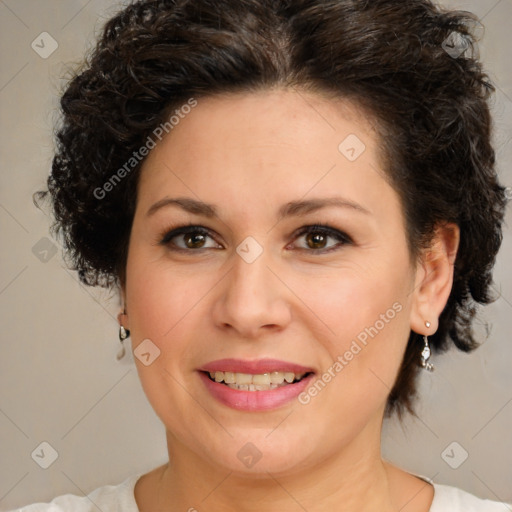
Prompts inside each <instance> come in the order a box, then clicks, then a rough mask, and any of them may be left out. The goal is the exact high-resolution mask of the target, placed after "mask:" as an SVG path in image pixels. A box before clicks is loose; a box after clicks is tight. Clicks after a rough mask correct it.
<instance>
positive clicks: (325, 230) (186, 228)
mask: <svg viewBox="0 0 512 512" xmlns="http://www.w3.org/2000/svg"><path fill="white" fill-rule="evenodd" d="M190 232H194V233H198V234H201V235H205V236H208V237H210V238H211V239H212V240H214V241H215V242H216V243H217V244H219V242H218V241H217V240H216V239H215V237H214V236H213V235H212V231H211V230H210V229H208V228H206V227H204V226H201V225H198V224H194V223H189V224H184V225H178V226H177V227H171V228H167V229H166V230H165V231H163V233H161V234H160V235H159V237H158V240H157V244H158V245H163V246H168V245H169V244H170V241H171V240H172V239H173V238H175V237H177V236H179V235H182V234H186V233H190ZM310 232H317V233H322V234H325V235H327V236H329V237H332V238H335V239H337V240H338V241H339V242H340V243H339V244H336V245H334V246H332V247H327V248H324V249H308V248H305V247H298V248H296V249H297V250H300V251H305V252H309V253H313V254H322V253H327V252H330V251H333V250H336V249H338V248H339V247H340V244H341V245H351V244H353V243H354V242H353V240H352V238H351V237H350V236H349V235H347V234H346V233H345V232H343V231H340V230H339V229H336V228H334V227H332V226H330V225H328V224H318V223H317V224H308V225H306V226H302V227H300V228H299V229H297V230H295V231H294V233H293V234H292V235H291V238H293V242H295V240H296V239H297V238H299V237H300V236H302V235H305V234H308V233H310ZM293 242H292V243H293ZM219 245H221V244H219ZM207 249H213V247H200V248H197V249H183V248H182V247H177V246H174V247H173V248H172V250H175V251H184V252H201V251H203V250H207ZM215 249H217V248H215Z"/></svg>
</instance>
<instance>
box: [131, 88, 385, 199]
mask: <svg viewBox="0 0 512 512" xmlns="http://www.w3.org/2000/svg"><path fill="white" fill-rule="evenodd" d="M371 123H372V120H371V119H370V118H369V116H368V115H367V114H366V112H364V111H363V110H362V109H361V108H360V107H359V106H357V105H355V104H353V103H350V102H348V101H342V100H333V99H328V98H325V97H322V96H318V95H316V94H311V93H306V92H299V91H292V90H274V91H261V92H257V93H246V94H230V95H222V96H214V97H207V98H200V99H198V100H197V105H196V106H195V107H194V108H193V109H191V110H190V112H189V113H188V114H186V115H184V116H182V118H181V119H180V121H179V122H178V123H177V124H175V125H174V126H173V128H172V130H171V131H170V133H169V134H168V135H166V136H164V137H163V139H162V140H161V141H160V142H159V143H158V144H157V146H156V148H155V149H153V150H152V151H151V152H150V154H149V155H148V157H147V159H146V161H145V162H144V165H143V169H142V173H141V177H140V183H139V191H140V193H141V197H140V198H139V199H140V200H141V201H144V202H150V201H153V202H154V201H157V200H159V199H161V198H162V196H163V195H164V194H165V193H168V194H172V193H173V192H175V193H179V194H181V195H183V194H187V195H189V196H190V195H195V196H197V197H200V198H202V199H205V200H206V198H212V200H214V201H215V200H217V199H219V200H220V199H223V200H224V202H225V204H227V205H229V204H230V203H229V201H230V200H233V201H245V204H246V205H252V206H255V204H256V202H258V201H259V203H260V204H261V203H262V204H269V203H270V202H273V201H280V202H285V200H286V198H287V197H289V199H290V200H293V199H297V198H298V197H302V196H304V195H305V194H308V193H311V194H313V195H319V194H320V195H325V194H329V193H333V192H338V193H347V194H349V195H352V199H357V197H359V199H360V200H362V199H363V196H364V195H366V196H367V197H366V201H367V202H369V201H371V200H372V198H374V199H379V198H380V199H383V198H384V199H385V196H386V193H388V194H389V193H390V191H389V190H388V191H385V190H383V189H385V187H386V186H387V184H386V182H385V179H384V178H385V176H384V174H383V171H382V163H381V160H382V159H381V151H380V149H379V146H378V144H379V139H378V135H377V134H376V132H375V131H374V130H373V127H372V124H371ZM388 188H389V187H388ZM308 191H309V192H308ZM231 204H232V203H231Z"/></svg>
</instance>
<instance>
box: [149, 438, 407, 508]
mask: <svg viewBox="0 0 512 512" xmlns="http://www.w3.org/2000/svg"><path fill="white" fill-rule="evenodd" d="M167 443H168V447H169V453H170V458H169V460H170V461H171V462H169V463H168V464H166V465H165V466H164V467H163V468H162V472H161V480H160V489H159V491H158V492H159V504H158V507H157V508H158V510H166V511H169V512H171V511H178V510H180V511H181V510H192V511H193V510H194V509H196V510H203V509H205V508H207V509H209V510H222V511H225V512H235V511H236V512H253V511H260V510H267V511H269V512H292V511H293V512H295V511H298V510H308V511H315V512H324V511H325V512H327V511H329V512H332V511H333V510H336V511H337V512H349V511H355V510H357V511H358V512H364V511H370V510H371V511H374V510H379V512H397V511H398V510H399V506H397V503H399V501H400V500H398V499H397V496H395V494H396V491H394V490H393V489H392V486H391V485H390V479H389V466H388V465H387V464H386V463H385V462H384V461H383V460H382V459H381V456H380V436H379V435H377V438H376V439H375V436H374V442H373V444H370V445H369V444H368V436H367V435H366V436H364V435H363V436H360V439H357V440H355V441H354V442H353V443H351V445H350V446H349V447H346V448H344V449H343V450H340V451H338V452H337V453H334V454H332V455H331V456H330V457H329V458H326V459H324V460H322V461H319V462H318V463H317V464H316V466H309V465H308V468H307V469H304V470H301V471H297V472H295V473H293V474H290V473H287V474H272V473H271V472H263V471H262V472H260V473H258V474H257V475H254V474H251V475H245V474H241V473H237V472H234V471H229V470H227V469H225V468H222V467H220V466H216V465H215V464H214V463H211V462H209V461H205V460H204V459H202V458H200V457H199V456H198V455H197V454H196V453H194V452H191V451H190V450H188V449H187V448H186V447H185V446H183V445H182V444H180V443H179V442H178V440H177V439H176V438H174V437H173V436H172V435H171V434H169V433H168V434H167ZM333 451H335V450H333Z"/></svg>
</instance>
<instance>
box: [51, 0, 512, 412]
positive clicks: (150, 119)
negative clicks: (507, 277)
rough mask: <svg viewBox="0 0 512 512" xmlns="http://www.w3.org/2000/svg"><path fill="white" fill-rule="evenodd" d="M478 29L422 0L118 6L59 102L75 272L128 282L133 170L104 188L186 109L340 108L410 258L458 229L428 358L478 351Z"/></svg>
mask: <svg viewBox="0 0 512 512" xmlns="http://www.w3.org/2000/svg"><path fill="white" fill-rule="evenodd" d="M475 21H476V19H475V18H474V16H473V15H471V14H470V13H466V12H458V11H447V10H443V9H441V8H439V7H437V6H435V5H434V4H433V3H432V2H431V1H429V0H393V1H390V0H236V1H233V0H148V1H138V2H134V3H132V4H131V5H129V6H127V7H125V8H124V9H123V10H122V11H121V12H119V13H118V14H117V15H116V16H115V17H113V18H112V19H110V21H108V23H107V24H106V26H105V28H104V31H103V33H102V34H101V36H100V37H99V40H98V42H97V45H96V47H95V48H94V49H93V51H92V53H91V55H90V56H89V58H88V59H87V61H86V63H85V65H84V67H83V68H82V69H81V70H80V71H79V72H77V73H76V74H75V75H74V77H73V78H72V80H70V82H69V84H68V85H67V88H66V90H65V92H64V94H63V95H62V99H61V107H62V113H63V116H62V122H61V125H60V126H59V128H58V133H57V149H56V154H55V157H54V160H53V166H52V173H51V175H50V177H49V179H48V191H49V193H50V195H51V199H52V201H53V209H54V214H55V224H54V230H55V231H56V232H57V233H58V234H60V235H62V237H63V240H64V244H65V248H66V253H67V257H68V259H69V263H70V264H71V266H72V267H73V268H74V269H76V270H78V272H79V276H80V279H81V280H82V282H84V283H86V284H88V285H101V286H106V287H110V286H113V287H115V286H116V285H120V284H123V283H124V278H125V266H126V258H127V247H128V242H129V237H130V231H131V224H132V219H133V215H134V208H135V204H136V199H137V180H138V172H139V169H140V166H141V165H140V164H141V162H137V165H133V169H129V171H127V172H125V173H123V179H122V181H121V182H120V183H117V182H112V177H113V175H114V174H115V173H116V172H117V171H118V170H120V169H122V168H123V166H125V167H124V168H125V170H126V162H127V161H129V160H130V158H133V155H134V154H135V153H137V151H138V150H139V149H140V148H141V147H142V146H143V145H144V142H145V141H146V140H147V138H148V136H150V135H151V134H152V133H154V130H155V128H156V127H158V126H159V125H160V124H161V123H163V122H165V121H166V120H168V117H169V114H170V113H171V112H173V111H174V110H175V109H177V108H178V107H179V106H180V105H183V104H185V103H186V102H187V100H190V98H191V97H194V98H200V97H205V96H211V95H215V94H223V93H228V92H252V91H259V90H268V89H269V88H273V87H285V88H297V89H301V90H305V91H311V92H318V93H322V94H327V95H330V96H331V97H338V98H348V99H350V100H353V101H354V102H356V103H357V104H359V105H360V106H362V107H363V108H364V109H365V110H366V111H367V112H370V113H371V115H372V117H373V118H374V119H375V120H376V125H377V129H378V131H379V133H380V139H381V144H382V151H383V155H385V160H386V169H385V171H386V173H387V176H388V177H389V179H390V182H391V183H392V184H393V186H394V188H395V190H396V191H397V192H398V194H399V196H400V198H401V200H402V204H403V208H404V212H405V214H406V219H407V230H408V242H409V247H410V252H411V254H412V255H415V254H418V253H419V251H420V250H421V249H422V248H425V247H427V246H428V244H429V242H430V241H431V240H432V235H433V233H434V230H435V228H436V226H438V225H439V224H440V223H443V222H454V223H456V224H457V225H458V226H459V227H460V232H461V240H460V247H459V251H458V255H457V258H456V262H455V269H454V283H453V288H452V291H451V295H450V297H449V300H448V303H447V305H446V307H445V309H444V311H443V312H442V314H441V317H440V323H439V329H438V331H437V332H436V333H435V334H434V335H433V336H432V337H431V343H432V345H433V347H434V349H435V350H436V351H438V352H439V351H443V350H446V349H447V348H448V346H449V345H450V343H451V342H453V343H454V344H455V345H456V347H458V348H459V349H460V350H463V351H466V352H467V351H470V350H472V349H474V348H475V347H476V346H477V342H476V341H475V339H474V336H473V332H472V329H471V323H472V319H473V317H474V316H475V308H476V306H477V305H478V303H480V304H485V303H488V302H490V301H491V300H492V297H491V295H490V285H491V283H492V275H491V270H492V267H493V265H494V261H495V257H496V253H497V251H498V249H499V247H500V244H501V239H502V234H501V224H502V220H503V215H504V209H505V204H506V198H505V194H504V189H503V188H502V187H501V186H500V184H499V183H498V180H497V176H496V171H495V153H494V150H493V147H492V145H491V128H492V123H491V117H490V113H489V106H488V100H489V97H490V95H491V93H492V92H493V90H494V88H493V86H492V84H491V83H490V81H489V79H488V77H487V75H486V74H485V73H484V71H483V69H482V66H481V64H480V62H479V61H478V58H477V56H476V53H475V48H476V46H475V37H474V35H473V33H472V30H471V28H470V27H471V25H472V24H474V22H475ZM454 37H455V38H458V40H459V46H460V45H461V44H463V46H462V47H461V48H462V49H463V48H465V47H467V48H466V50H465V51H464V52H463V53H462V55H454V54H453V53H450V52H449V51H448V50H449V48H450V46H454V44H453V43H454V41H456V40H457V39H453V38H454ZM450 38H452V39H450ZM446 41H448V42H451V43H452V44H451V45H450V46H448V47H447V45H446ZM464 45H465V46H464ZM137 154H138V153H137ZM141 161H143V160H141ZM109 180H110V181H109ZM107 182H109V183H111V186H108V193H105V190H107V188H106V187H105V184H106V183H107ZM99 191H101V193H100V192H99ZM44 194H45V193H44V192H43V195H44ZM450 340H451V342H450ZM421 348H422V339H421V336H419V335H418V334H416V333H414V332H411V333H410V337H409V341H408V345H407V349H406V353H405V356H404V359H403V362H402V366H401V369H400V372H399V375H398V377H397V380H396V383H395V385H394V388H393V389H392V391H391V393H390V395H389V398H388V402H387V410H386V412H387V414H388V415H389V414H391V413H392V412H398V414H399V416H401V415H402V413H403V412H405V411H406V410H408V411H409V412H411V413H414V409H413V407H412V402H413V398H414V397H415V395H416V384H415V382H416V379H415V377H416V375H417V372H418V369H419V365H418V361H419V353H420V351H421Z"/></svg>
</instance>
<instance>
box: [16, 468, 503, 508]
mask: <svg viewBox="0 0 512 512" xmlns="http://www.w3.org/2000/svg"><path fill="white" fill-rule="evenodd" d="M141 476H142V474H138V475H133V476H130V477H128V478H127V479H126V480H125V481H124V482H122V483H121V484H119V485H106V486H104V487H99V488H98V489H96V490H94V491H92V492H91V493H90V494H88V495H87V496H83V497H79V496H75V495H72V494H64V495H62V496H59V497H57V498H55V499H53V500H52V501H51V503H34V504H33V505H28V506H26V507H22V508H19V509H16V511H11V512H97V510H98V509H99V510H101V511H102V512H139V509H138V508H137V502H136V501H135V494H134V489H135V484H136V482H137V480H138V479H139V478H140V477H141ZM422 478H424V477H422ZM424 479H425V480H428V479H426V478H424ZM433 485H434V491H435V492H434V501H433V502H432V506H431V507H430V512H512V505H507V504H505V503H499V502H496V501H489V500H481V499H479V498H477V497H476V496H473V495H472V494H469V493H467V492H465V491H462V490H460V489H457V488H455V487H450V486H448V485H440V484H433Z"/></svg>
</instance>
